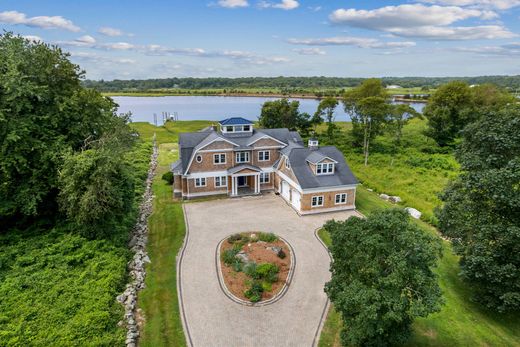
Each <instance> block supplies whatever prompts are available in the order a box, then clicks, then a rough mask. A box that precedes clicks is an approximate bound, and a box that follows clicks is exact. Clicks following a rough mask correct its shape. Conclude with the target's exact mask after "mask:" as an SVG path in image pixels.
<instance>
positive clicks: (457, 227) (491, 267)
mask: <svg viewBox="0 0 520 347" xmlns="http://www.w3.org/2000/svg"><path fill="white" fill-rule="evenodd" d="M463 134H464V137H463V142H462V144H461V146H460V148H459V149H458V150H457V152H456V155H457V159H458V161H459V162H460V164H461V169H462V173H461V175H460V176H459V177H458V178H457V179H456V180H455V181H453V182H452V183H451V184H450V185H449V186H448V188H447V189H446V190H445V191H444V193H443V194H442V195H441V199H442V200H443V201H444V205H443V207H442V209H441V210H439V211H437V217H438V218H439V226H440V229H441V231H442V232H443V233H444V234H446V235H447V236H449V237H451V238H453V244H454V248H455V251H456V252H457V253H458V254H459V255H460V256H461V260H460V265H461V270H462V271H461V274H462V276H463V278H465V279H466V280H467V281H468V282H470V283H471V284H473V285H472V288H474V294H475V299H476V300H478V301H479V302H481V303H482V304H484V305H486V306H487V307H489V308H492V309H495V310H498V311H508V310H512V311H518V310H520V106H517V105H516V106H509V107H505V108H502V109H501V110H498V111H489V112H488V113H487V114H485V115H483V116H482V117H481V119H479V120H478V121H477V122H475V123H473V124H471V125H469V126H468V127H467V128H466V129H465V130H464V132H463Z"/></svg>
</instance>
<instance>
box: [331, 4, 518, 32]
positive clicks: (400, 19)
mask: <svg viewBox="0 0 520 347" xmlns="http://www.w3.org/2000/svg"><path fill="white" fill-rule="evenodd" d="M452 1H455V0H452ZM497 16H498V15H497V14H496V13H495V12H493V11H489V10H480V9H475V8H461V7H457V6H437V5H434V6H425V5H422V4H412V5H399V6H385V7H381V8H378V9H374V10H356V9H338V10H336V11H334V12H333V13H332V14H331V15H330V17H329V18H330V20H331V21H332V22H333V23H336V24H346V25H349V26H352V27H358V28H364V29H369V30H377V31H383V32H387V33H391V34H393V35H396V36H402V37H414V38H423V39H429V40H475V39H503V38H511V37H514V36H516V35H515V34H514V33H512V32H511V31H509V30H508V29H506V28H505V27H503V26H502V25H479V26H464V27H463V26H450V25H451V24H453V23H455V22H458V21H461V20H466V19H470V18H477V19H483V20H489V19H494V18H497Z"/></svg>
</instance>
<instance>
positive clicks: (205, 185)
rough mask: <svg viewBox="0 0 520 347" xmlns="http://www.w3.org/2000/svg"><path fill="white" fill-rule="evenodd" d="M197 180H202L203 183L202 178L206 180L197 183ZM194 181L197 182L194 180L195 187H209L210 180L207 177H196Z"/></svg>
mask: <svg viewBox="0 0 520 347" xmlns="http://www.w3.org/2000/svg"><path fill="white" fill-rule="evenodd" d="M197 180H199V182H201V183H202V180H204V184H200V185H197ZM194 181H195V182H193V185H194V187H195V188H203V187H207V185H208V180H207V178H206V177H198V178H194Z"/></svg>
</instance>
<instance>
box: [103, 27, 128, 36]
mask: <svg viewBox="0 0 520 347" xmlns="http://www.w3.org/2000/svg"><path fill="white" fill-rule="evenodd" d="M98 33H100V34H103V35H105V36H111V37H114V36H123V35H124V34H125V33H124V32H123V31H122V30H119V29H116V28H111V27H101V28H99V29H98Z"/></svg>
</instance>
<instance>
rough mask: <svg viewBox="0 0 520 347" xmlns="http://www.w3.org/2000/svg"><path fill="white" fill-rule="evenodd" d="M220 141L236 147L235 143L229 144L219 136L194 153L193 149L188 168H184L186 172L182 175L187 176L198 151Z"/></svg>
mask: <svg viewBox="0 0 520 347" xmlns="http://www.w3.org/2000/svg"><path fill="white" fill-rule="evenodd" d="M208 136H209V135H208ZM220 139H221V140H222V141H225V142H228V143H230V144H232V145H234V146H238V145H237V144H236V143H234V142H231V141H229V140H227V139H225V138H223V137H220V136H219V137H217V138H216V139H214V140H212V141H211V142H210V143H208V144H206V145H204V146H203V147H201V148H198V149H197V150H196V151H195V149H194V150H193V153H191V158H190V162H189V163H188V166H187V167H186V171H184V175H187V174H188V171H190V167H191V164H192V163H193V159H194V158H195V156H196V155H197V154H198V153H199V151H200V150H201V149H203V148H204V147H207V146H209V145H211V144H212V143H213V142H215V141H220ZM203 141H204V140H203Z"/></svg>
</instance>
